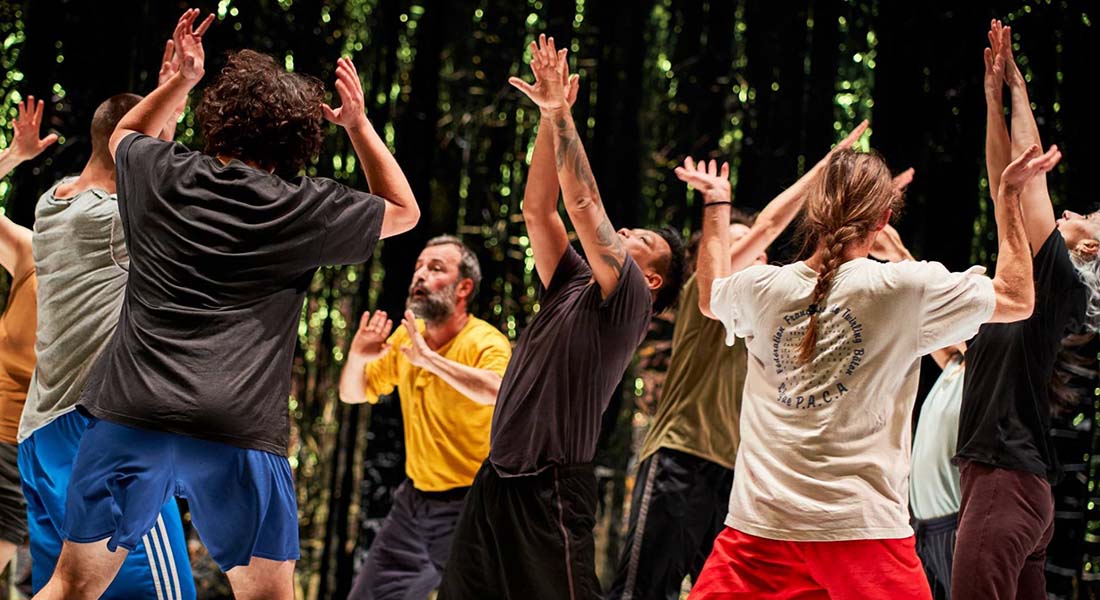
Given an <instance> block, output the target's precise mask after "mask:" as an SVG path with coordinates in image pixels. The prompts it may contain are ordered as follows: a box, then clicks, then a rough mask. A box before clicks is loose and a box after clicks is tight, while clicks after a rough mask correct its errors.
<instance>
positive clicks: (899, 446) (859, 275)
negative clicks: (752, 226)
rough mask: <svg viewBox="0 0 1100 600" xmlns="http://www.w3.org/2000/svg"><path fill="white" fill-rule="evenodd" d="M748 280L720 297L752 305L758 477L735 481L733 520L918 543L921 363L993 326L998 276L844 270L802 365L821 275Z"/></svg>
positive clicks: (850, 266)
mask: <svg viewBox="0 0 1100 600" xmlns="http://www.w3.org/2000/svg"><path fill="white" fill-rule="evenodd" d="M743 273H744V274H743V276H741V277H739V278H738V281H737V284H738V285H734V284H732V283H731V284H730V285H729V286H728V287H725V288H723V289H724V290H729V294H730V295H729V296H723V297H721V300H722V301H726V302H729V303H730V304H732V305H736V306H738V307H739V311H740V312H739V314H738V316H737V317H736V321H734V322H735V323H737V324H738V327H739V329H737V330H736V331H734V332H731V334H732V333H736V334H737V335H738V336H742V337H746V338H747V343H748V348H749V352H750V354H751V355H752V356H753V357H754V358H755V359H756V360H750V361H749V375H748V378H747V382H746V386H745V402H744V408H743V410H742V440H741V448H740V452H739V454H738V461H737V462H738V468H739V470H740V472H741V473H742V474H746V475H747V476H745V477H738V478H736V479H735V481H734V486H733V492H732V494H731V497H730V516H729V517H728V518H727V521H726V522H727V524H728V525H730V526H732V527H736V528H738V529H739V530H742V531H745V532H747V533H750V534H754V535H766V536H768V537H772V536H776V537H778V538H779V539H789V540H841V539H855V538H859V537H863V536H867V535H878V536H895V537H905V536H907V535H910V534H911V530H910V528H909V524H908V521H909V515H908V511H907V508H906V507H907V501H908V487H907V482H908V469H906V468H902V467H903V466H904V465H908V462H909V451H910V415H911V412H912V407H913V402H914V400H915V398H916V391H917V384H918V374H919V362H918V359H919V357H920V356H921V355H923V354H927V353H929V352H931V351H932V350H935V349H937V348H939V347H941V346H943V345H945V344H943V343H940V342H942V341H944V340H945V339H953V340H955V341H958V340H961V339H965V338H967V337H969V336H971V335H973V334H974V333H975V332H976V331H977V327H978V326H979V325H980V324H981V323H982V322H984V321H985V320H986V319H988V316H989V315H990V314H991V313H992V311H993V305H992V298H993V295H992V293H991V289H990V284H989V279H987V278H985V277H980V276H976V275H970V274H951V273H949V272H948V271H947V269H945V268H944V267H943V266H942V265H939V264H937V263H918V262H904V263H892V264H882V263H877V262H875V261H872V260H870V259H867V258H860V259H855V260H851V261H848V262H845V263H844V264H842V265H840V266H839V268H838V269H837V270H836V274H835V276H834V279H833V283H832V287H831V289H830V292H829V296H828V301H827V304H825V305H823V306H821V307H820V313H819V314H818V324H817V328H818V342H817V353H816V354H815V355H814V359H813V361H811V362H802V361H801V360H800V357H799V352H800V342H801V340H802V338H803V337H804V336H805V335H806V329H807V325H808V324H809V322H810V321H809V319H808V314H807V309H806V307H807V306H809V305H811V296H812V294H813V290H814V287H815V283H816V280H817V273H816V272H815V271H814V270H813V269H811V268H809V267H808V266H807V265H806V263H803V262H798V263H794V264H791V265H787V266H785V267H768V266H762V267H753V268H750V269H748V270H746V271H744V272H743ZM943 307H953V308H949V309H946V310H945V309H944V308H943ZM899 323H908V324H911V326H909V327H898V324H899ZM824 462H827V463H828V465H827V468H824V467H825V465H824V464H823V463H824ZM780 466H784V467H785V468H779V467H780ZM761 497H764V498H768V501H767V502H759V501H755V500H754V499H757V498H761ZM840 499H846V500H845V501H843V502H838V500H840Z"/></svg>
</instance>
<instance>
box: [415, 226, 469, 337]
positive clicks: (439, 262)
mask: <svg viewBox="0 0 1100 600" xmlns="http://www.w3.org/2000/svg"><path fill="white" fill-rule="evenodd" d="M461 260H462V253H461V252H459V250H458V248H457V247H456V246H455V245H454V244H440V245H438V246H429V247H427V248H424V250H423V251H422V252H421V253H420V257H419V258H417V259H416V267H415V270H414V271H413V277H412V284H411V285H409V297H408V300H406V302H405V306H406V307H407V308H408V309H409V310H411V311H413V314H415V315H416V316H417V317H420V318H421V319H424V320H425V321H428V322H429V323H438V322H440V321H445V320H446V319H447V318H449V317H450V316H451V315H452V314H454V311H455V304H456V302H457V300H458V297H457V289H458V283H459V278H458V265H459V263H460V262H461Z"/></svg>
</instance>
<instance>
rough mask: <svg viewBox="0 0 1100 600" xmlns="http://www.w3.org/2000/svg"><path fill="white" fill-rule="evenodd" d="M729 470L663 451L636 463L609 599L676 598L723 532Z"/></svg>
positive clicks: (690, 456)
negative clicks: (617, 562)
mask: <svg viewBox="0 0 1100 600" xmlns="http://www.w3.org/2000/svg"><path fill="white" fill-rule="evenodd" d="M732 485H733V471H731V470H729V469H727V468H725V467H723V466H721V465H718V464H715V463H713V462H711V461H709V460H706V459H704V458H699V457H698V456H694V455H691V454H688V453H686V452H680V451H678V450H670V449H668V448H661V449H660V450H658V451H657V452H655V453H654V454H653V455H651V456H650V457H649V458H646V459H645V460H643V461H642V462H641V464H640V465H638V477H637V479H636V480H635V483H634V494H633V495H632V496H631V503H630V523H629V526H628V528H627V532H626V539H625V540H623V553H622V556H621V557H619V565H618V568H617V569H616V571H615V581H614V583H612V584H611V589H610V590H609V591H608V593H607V595H606V596H605V598H606V599H607V600H628V599H641V598H645V599H654V600H657V599H660V600H666V599H667V600H676V599H677V598H679V597H680V586H681V584H682V582H683V580H684V576H685V575H691V579H692V581H695V579H697V578H698V577H699V571H701V570H702V568H703V563H705V562H706V560H707V556H709V555H710V550H711V547H712V546H713V545H714V538H715V537H717V536H718V534H719V533H721V531H722V527H723V524H724V522H725V519H726V507H727V506H728V504H729V495H730V487H731V486H732Z"/></svg>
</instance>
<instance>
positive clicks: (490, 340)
mask: <svg viewBox="0 0 1100 600" xmlns="http://www.w3.org/2000/svg"><path fill="white" fill-rule="evenodd" d="M511 358H512V344H510V343H509V342H508V338H506V337H504V335H502V334H500V333H490V334H489V335H486V336H485V337H484V338H482V340H481V342H480V343H479V344H478V354H477V359H476V360H475V361H474V364H473V366H474V367H476V368H478V369H485V370H487V371H492V372H494V373H496V374H497V375H500V376H501V377H504V371H505V370H507V369H508V361H509V360H511Z"/></svg>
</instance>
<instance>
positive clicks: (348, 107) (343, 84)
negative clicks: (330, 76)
mask: <svg viewBox="0 0 1100 600" xmlns="http://www.w3.org/2000/svg"><path fill="white" fill-rule="evenodd" d="M336 93H337V94H339V96H340V107H339V108H332V107H331V106H329V105H328V104H322V105H321V111H322V112H323V113H324V115H325V118H326V119H328V120H329V122H331V123H334V124H336V125H339V126H340V127H343V128H344V129H354V128H357V127H366V126H369V125H370V122H369V121H368V120H367V113H366V112H364V109H365V107H366V101H365V100H364V98H363V83H362V82H361V81H359V72H358V71H356V70H355V63H353V62H351V59H350V58H346V57H344V58H340V59H338V60H337V61H336Z"/></svg>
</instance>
